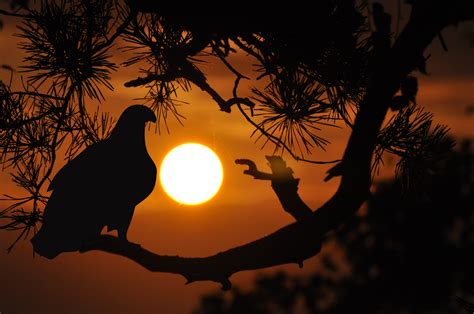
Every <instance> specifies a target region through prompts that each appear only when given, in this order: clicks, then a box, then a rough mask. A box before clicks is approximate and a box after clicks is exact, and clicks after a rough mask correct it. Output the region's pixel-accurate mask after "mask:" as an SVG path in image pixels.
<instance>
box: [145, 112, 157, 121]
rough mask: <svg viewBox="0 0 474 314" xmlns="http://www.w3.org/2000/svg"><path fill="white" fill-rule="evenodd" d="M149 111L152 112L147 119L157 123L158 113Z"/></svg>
mask: <svg viewBox="0 0 474 314" xmlns="http://www.w3.org/2000/svg"><path fill="white" fill-rule="evenodd" d="M149 112H150V114H149V115H148V116H147V119H146V121H151V122H153V123H156V115H155V113H154V112H153V111H151V110H150V111H149Z"/></svg>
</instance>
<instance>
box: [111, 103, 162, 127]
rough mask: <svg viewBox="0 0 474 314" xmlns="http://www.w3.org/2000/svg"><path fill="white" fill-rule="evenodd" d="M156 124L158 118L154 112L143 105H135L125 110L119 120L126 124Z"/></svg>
mask: <svg viewBox="0 0 474 314" xmlns="http://www.w3.org/2000/svg"><path fill="white" fill-rule="evenodd" d="M149 121H151V122H153V123H155V122H156V116H155V113H154V112H153V110H151V109H150V108H148V107H147V106H143V105H133V106H130V107H128V108H127V109H125V111H124V112H123V113H122V115H121V116H120V118H119V121H118V122H117V123H120V122H125V123H143V124H144V123H145V122H149Z"/></svg>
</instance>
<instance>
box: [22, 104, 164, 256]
mask: <svg viewBox="0 0 474 314" xmlns="http://www.w3.org/2000/svg"><path fill="white" fill-rule="evenodd" d="M148 121H152V122H156V116H155V114H154V113H153V111H152V110H150V109H149V108H148V107H146V106H142V105H134V106H130V107H128V108H127V109H126V110H125V111H124V112H123V113H122V115H121V116H120V118H119V120H118V121H117V124H116V125H115V127H114V129H113V130H112V132H111V134H110V136H109V137H108V138H107V139H105V140H103V141H100V142H98V143H95V144H93V145H91V146H89V147H87V148H86V149H85V150H84V151H83V152H81V153H80V154H79V155H78V156H76V157H75V158H74V159H72V160H71V161H70V162H68V163H67V164H66V165H65V166H64V167H63V168H61V169H60V170H59V171H58V173H57V174H56V176H55V177H54V178H53V180H52V181H51V184H50V186H49V189H48V190H52V193H51V196H50V198H49V201H48V203H47V204H46V207H45V209H44V216H43V224H42V226H41V229H40V230H39V231H38V233H37V234H36V235H35V236H34V237H33V238H32V240H31V243H32V244H33V249H34V251H35V252H36V253H38V254H39V255H42V256H44V257H46V258H49V259H51V258H54V257H56V256H57V255H58V254H60V253H62V252H71V251H76V250H79V249H80V248H81V247H82V246H83V245H84V244H85V243H87V242H89V241H92V240H94V239H95V238H97V237H98V236H99V235H100V233H101V231H102V229H103V228H104V227H105V226H107V228H108V230H109V231H111V230H117V233H118V237H119V238H120V239H122V240H124V241H127V231H128V227H129V225H130V222H131V220H132V216H133V213H134V210H135V206H136V205H137V204H138V203H140V202H141V201H143V200H144V199H145V198H146V197H147V196H148V195H149V194H150V193H151V192H152V190H153V188H154V186H155V180H156V166H155V164H154V163H153V160H152V159H151V158H150V156H149V155H148V152H147V150H146V146H145V123H146V122H148Z"/></svg>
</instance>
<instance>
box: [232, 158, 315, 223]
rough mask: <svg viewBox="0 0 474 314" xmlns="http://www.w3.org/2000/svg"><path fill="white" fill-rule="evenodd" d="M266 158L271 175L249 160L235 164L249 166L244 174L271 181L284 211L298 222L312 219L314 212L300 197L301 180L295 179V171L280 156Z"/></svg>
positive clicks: (239, 160) (240, 160) (238, 160)
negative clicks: (299, 185) (299, 186)
mask: <svg viewBox="0 0 474 314" xmlns="http://www.w3.org/2000/svg"><path fill="white" fill-rule="evenodd" d="M266 158H267V160H268V162H269V166H270V168H271V170H272V173H271V174H270V173H265V172H261V171H259V170H258V169H257V166H256V165H255V163H254V162H253V161H251V160H248V159H237V160H236V161H235V163H236V164H239V165H247V166H249V169H247V170H245V171H244V174H248V175H251V176H253V177H254V178H255V179H258V180H271V181H272V188H273V191H274V192H275V194H276V195H277V197H278V199H279V200H280V203H281V205H282V206H283V209H284V210H285V211H286V212H287V213H289V214H290V215H291V216H293V218H295V219H296V220H297V221H300V220H303V219H308V218H310V217H311V214H312V213H313V212H312V211H311V209H310V208H309V207H308V205H306V204H305V203H304V202H303V200H302V199H301V197H300V196H299V195H298V184H299V182H300V179H295V178H294V177H293V170H292V169H291V168H290V167H287V166H286V162H285V161H284V160H283V158H281V157H280V156H266Z"/></svg>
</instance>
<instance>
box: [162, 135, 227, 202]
mask: <svg viewBox="0 0 474 314" xmlns="http://www.w3.org/2000/svg"><path fill="white" fill-rule="evenodd" d="M223 176H224V173H223V169H222V164H221V161H220V159H219V157H218V156H217V155H216V153H214V152H213V151H212V150H211V149H210V148H208V147H207V146H204V145H201V144H197V143H187V144H182V145H179V146H177V147H175V148H173V149H172V150H171V151H170V152H169V153H168V154H167V155H166V156H165V158H164V159H163V162H162V163H161V167H160V182H161V186H162V187H163V189H164V190H165V192H166V193H167V194H168V195H169V196H170V197H171V198H172V199H174V200H175V201H177V202H178V203H182V204H186V205H198V204H201V203H204V202H206V201H208V200H210V199H211V198H212V197H214V195H216V193H217V192H218V191H219V189H220V187H221V184H222V179H223Z"/></svg>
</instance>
